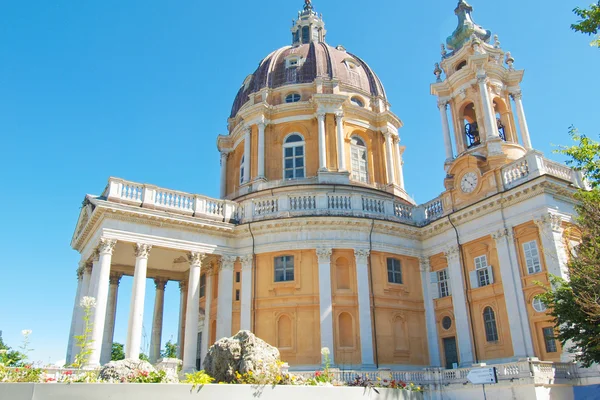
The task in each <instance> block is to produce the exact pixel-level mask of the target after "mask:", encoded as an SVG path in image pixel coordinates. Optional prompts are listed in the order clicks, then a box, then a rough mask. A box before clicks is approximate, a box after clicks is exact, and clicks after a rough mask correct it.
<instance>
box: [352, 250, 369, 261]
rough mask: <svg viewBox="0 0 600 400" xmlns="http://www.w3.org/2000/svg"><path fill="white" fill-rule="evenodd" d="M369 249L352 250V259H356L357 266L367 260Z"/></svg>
mask: <svg viewBox="0 0 600 400" xmlns="http://www.w3.org/2000/svg"><path fill="white" fill-rule="evenodd" d="M370 253H371V251H370V250H369V249H354V257H355V258H356V263H357V264H366V263H367V261H368V259H369V254H370Z"/></svg>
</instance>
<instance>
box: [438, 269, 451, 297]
mask: <svg viewBox="0 0 600 400" xmlns="http://www.w3.org/2000/svg"><path fill="white" fill-rule="evenodd" d="M437 278H438V293H439V296H440V297H448V296H450V282H449V279H448V269H442V270H440V271H438V272H437Z"/></svg>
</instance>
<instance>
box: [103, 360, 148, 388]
mask: <svg viewBox="0 0 600 400" xmlns="http://www.w3.org/2000/svg"><path fill="white" fill-rule="evenodd" d="M138 371H146V372H156V369H155V368H154V367H153V366H152V364H150V363H149V362H148V361H143V360H133V359H125V360H120V361H111V362H109V363H108V364H106V365H104V366H103V367H102V368H100V374H99V375H98V378H99V379H101V380H103V381H105V382H127V381H129V379H131V377H133V376H134V375H136V374H137V372H138Z"/></svg>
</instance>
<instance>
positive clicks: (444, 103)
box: [437, 99, 448, 110]
mask: <svg viewBox="0 0 600 400" xmlns="http://www.w3.org/2000/svg"><path fill="white" fill-rule="evenodd" d="M437 104H438V108H439V109H440V110H441V109H444V110H447V109H448V100H445V99H444V100H442V99H440V100H438V103H437Z"/></svg>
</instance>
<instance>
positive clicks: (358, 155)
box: [350, 146, 368, 183]
mask: <svg viewBox="0 0 600 400" xmlns="http://www.w3.org/2000/svg"><path fill="white" fill-rule="evenodd" d="M350 150H351V154H350V155H351V157H350V161H351V162H352V179H353V180H355V181H358V182H363V183H367V182H368V179H367V150H366V149H365V148H363V147H359V146H352V147H351V148H350Z"/></svg>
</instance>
